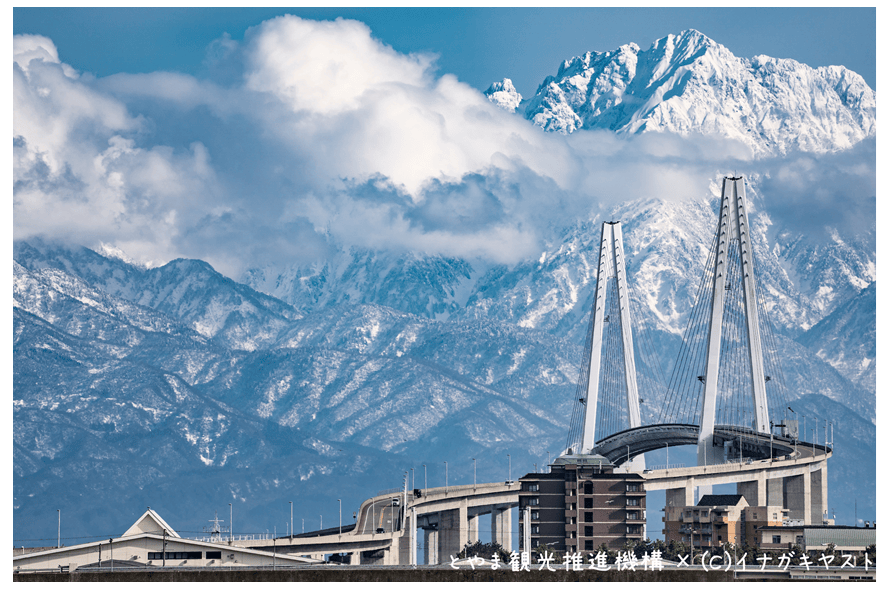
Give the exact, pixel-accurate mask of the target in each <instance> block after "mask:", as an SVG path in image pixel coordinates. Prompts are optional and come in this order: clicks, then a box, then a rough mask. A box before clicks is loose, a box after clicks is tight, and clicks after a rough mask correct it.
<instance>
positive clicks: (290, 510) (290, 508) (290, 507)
mask: <svg viewBox="0 0 885 590" xmlns="http://www.w3.org/2000/svg"><path fill="white" fill-rule="evenodd" d="M292 516H293V512H292V502H289V530H290V531H292V536H293V537H294V536H295V520H294V519H293V518H292Z"/></svg>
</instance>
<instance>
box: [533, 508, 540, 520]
mask: <svg viewBox="0 0 885 590" xmlns="http://www.w3.org/2000/svg"><path fill="white" fill-rule="evenodd" d="M532 520H541V512H540V511H538V510H532Z"/></svg>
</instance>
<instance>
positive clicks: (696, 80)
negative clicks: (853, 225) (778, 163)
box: [490, 30, 876, 155]
mask: <svg viewBox="0 0 885 590" xmlns="http://www.w3.org/2000/svg"><path fill="white" fill-rule="evenodd" d="M496 90H497V89H496ZM502 91H503V90H497V92H495V93H493V94H492V95H490V99H492V96H495V97H498V96H501V94H500V92H502ZM515 93H516V90H515V89H513V90H512V91H510V94H509V95H508V96H513V95H514V94H515ZM492 100H493V102H496V103H497V104H503V106H504V108H507V109H508V110H509V108H510V104H511V101H510V100H502V99H501V98H495V99H492ZM521 110H522V112H523V114H524V116H525V118H526V119H529V120H530V121H532V122H533V123H534V124H535V125H538V126H539V127H542V128H543V129H544V130H546V131H556V132H559V133H573V132H575V131H576V130H579V129H609V130H612V131H615V132H617V133H639V132H645V131H671V132H675V133H679V134H681V135H689V134H693V133H701V134H704V135H716V136H720V137H726V138H730V139H735V140H738V141H741V142H742V143H745V144H746V145H748V146H749V147H750V148H751V149H752V151H753V153H755V154H757V155H769V154H784V153H787V152H790V151H793V150H802V151H814V152H817V151H829V150H838V149H844V148H847V147H850V146H851V145H853V144H855V143H857V142H858V141H860V140H861V139H863V138H865V137H870V136H875V134H876V95H875V92H874V91H873V90H871V89H870V87H869V86H867V84H866V83H865V82H864V80H863V78H861V77H860V76H859V75H857V74H856V73H854V72H852V71H850V70H848V69H846V68H844V67H842V66H829V67H822V68H812V67H810V66H807V65H804V64H800V63H798V62H796V61H794V60H791V59H778V58H773V57H768V56H764V55H760V56H756V57H753V58H751V59H746V58H738V57H735V56H734V55H733V54H732V53H731V52H730V51H729V50H728V49H727V48H726V47H724V46H722V45H720V44H718V43H716V42H715V41H713V40H712V39H710V38H709V37H707V36H705V35H704V34H702V33H700V32H698V31H695V30H688V31H683V32H682V33H680V34H678V35H668V36H666V37H664V38H662V39H658V40H657V41H655V42H654V43H653V44H652V46H651V47H650V48H649V49H647V50H642V49H640V47H639V46H638V45H636V44H635V43H631V44H628V45H624V46H622V47H619V48H618V49H616V50H614V51H606V52H596V51H592V52H587V53H585V54H584V55H582V56H578V57H573V58H571V59H567V60H565V61H563V62H562V64H561V65H560V66H559V70H558V71H557V73H556V75H554V76H548V77H547V79H545V80H544V82H543V83H542V84H541V85H540V86H539V88H538V90H537V92H536V93H535V95H534V96H532V97H531V98H529V99H527V101H526V102H525V104H524V105H523V106H522V109H521Z"/></svg>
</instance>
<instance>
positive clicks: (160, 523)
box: [123, 507, 180, 538]
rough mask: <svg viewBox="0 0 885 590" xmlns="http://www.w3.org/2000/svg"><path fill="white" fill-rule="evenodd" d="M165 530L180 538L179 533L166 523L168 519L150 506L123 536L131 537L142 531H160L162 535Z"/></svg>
mask: <svg viewBox="0 0 885 590" xmlns="http://www.w3.org/2000/svg"><path fill="white" fill-rule="evenodd" d="M164 530H165V531H166V534H167V535H168V536H170V537H178V538H180V537H179V535H178V533H176V532H175V531H174V530H172V527H171V526H169V525H168V524H166V521H165V520H163V518H162V517H161V516H160V515H159V514H157V513H156V512H154V511H153V510H151V509H150V507H148V509H147V511H146V512H145V513H144V514H142V515H141V518H139V519H138V520H136V521H135V523H134V524H133V525H132V526H131V527H129V529H128V530H127V531H126V532H125V533H123V536H124V537H129V536H131V535H138V534H141V533H158V534H160V535H162V534H163V531H164Z"/></svg>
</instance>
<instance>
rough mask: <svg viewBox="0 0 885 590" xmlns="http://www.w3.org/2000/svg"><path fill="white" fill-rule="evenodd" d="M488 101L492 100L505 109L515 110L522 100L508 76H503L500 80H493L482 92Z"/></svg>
mask: <svg viewBox="0 0 885 590" xmlns="http://www.w3.org/2000/svg"><path fill="white" fill-rule="evenodd" d="M484 94H485V95H486V96H487V97H488V99H489V102H492V103H494V104H496V105H498V106H499V107H501V108H502V109H504V110H505V111H509V112H511V113H513V112H516V109H518V108H519V104H520V103H521V102H522V95H521V94H520V93H518V92H517V91H516V87H514V86H513V82H512V81H511V80H510V78H504V79H503V80H501V81H500V82H493V83H492V85H491V86H489V88H488V90H486V91H485V93H484Z"/></svg>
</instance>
